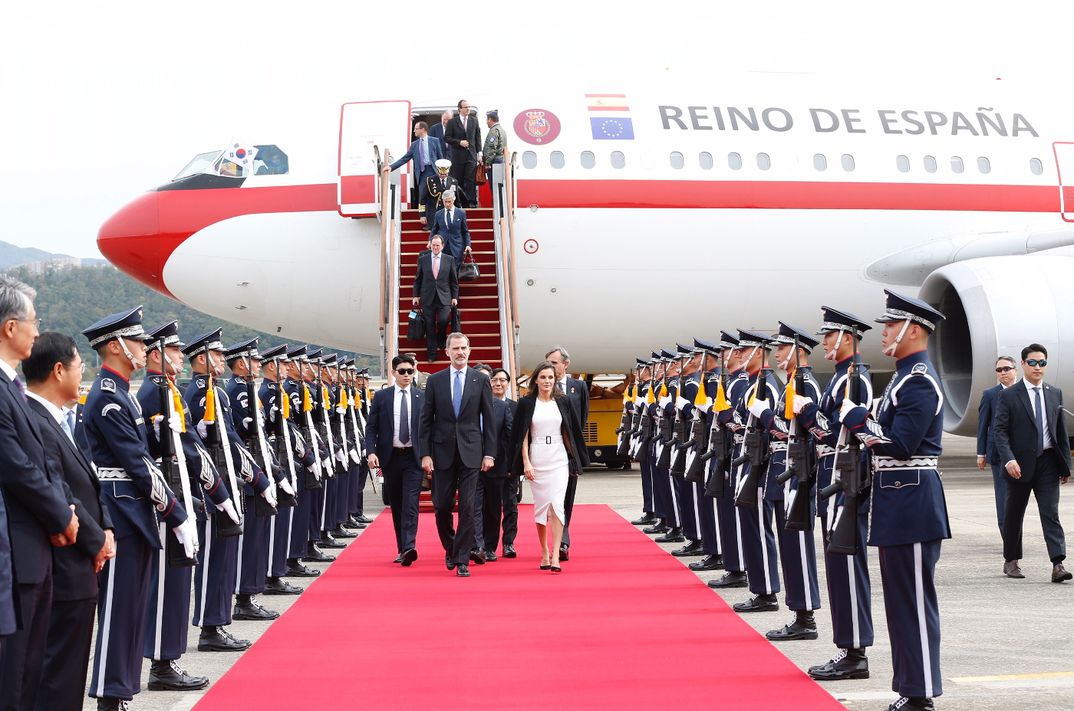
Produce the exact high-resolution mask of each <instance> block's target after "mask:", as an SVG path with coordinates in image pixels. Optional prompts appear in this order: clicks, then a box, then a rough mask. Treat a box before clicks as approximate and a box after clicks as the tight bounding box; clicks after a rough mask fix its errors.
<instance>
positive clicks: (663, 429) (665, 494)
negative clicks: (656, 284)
mask: <svg viewBox="0 0 1074 711" xmlns="http://www.w3.org/2000/svg"><path fill="white" fill-rule="evenodd" d="M653 360H654V361H655V362H656V371H655V372H656V379H655V380H654V381H653V402H652V403H651V404H649V414H650V417H651V418H652V423H653V429H652V436H651V438H650V440H649V444H648V447H649V460H650V463H649V466H650V468H651V470H652V473H653V501H654V503H655V505H656V509H657V516H659V517H660V523H659V524H656V525H653V526H649V527H648V528H645V529H643V530H644V531H645V533H649V534H660V535H658V537H657V538H656V539H654V540H657V541H659V542H661V543H669V542H671V543H675V542H679V541H682V540H683V535H682V526H681V524H680V522H679V512H678V508H677V507H676V505H675V490H674V488H673V487H672V486H671V476H670V473H669V471H668V469H669V466H668V465H669V459H670V456H671V453H670V451H669V452H668V454H667V456H665V454H664V450H665V448H666V447H667V443H668V442H670V441H671V422H670V420H669V419H668V417H667V412H668V408H669V407H673V404H672V401H671V396H670V390H669V385H668V380H669V378H670V377H671V373H670V371H671V364H672V363H673V362H674V360H675V357H674V355H673V354H670V353H667V352H666V351H663V350H660V351H653Z"/></svg>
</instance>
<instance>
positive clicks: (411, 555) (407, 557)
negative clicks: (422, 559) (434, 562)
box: [399, 548, 418, 568]
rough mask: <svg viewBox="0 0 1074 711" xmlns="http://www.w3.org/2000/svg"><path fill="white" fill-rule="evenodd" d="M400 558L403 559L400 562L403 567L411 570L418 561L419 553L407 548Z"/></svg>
mask: <svg viewBox="0 0 1074 711" xmlns="http://www.w3.org/2000/svg"><path fill="white" fill-rule="evenodd" d="M399 557H400V558H402V560H401V561H399V562H400V563H402V564H403V567H404V568H409V567H410V564H411V563H413V562H414V561H416V560H417V559H418V552H417V551H416V550H414V549H413V548H407V549H406V550H405V551H403V553H402V555H400V556H399Z"/></svg>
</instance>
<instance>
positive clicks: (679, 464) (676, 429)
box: [669, 358, 690, 479]
mask: <svg viewBox="0 0 1074 711" xmlns="http://www.w3.org/2000/svg"><path fill="white" fill-rule="evenodd" d="M689 361H690V358H683V359H682V361H681V362H680V363H679V387H677V388H676V389H675V424H674V425H673V427H672V434H671V444H670V445H669V446H670V447H671V451H672V454H673V458H672V460H671V474H672V476H676V477H679V478H680V479H681V478H682V477H683V476H685V475H686V443H687V437H686V418H685V417H684V416H683V414H682V411H683V409H685V407H686V406H685V405H683V406H682V407H680V406H679V400H685V399H686V398H684V397H683V393H684V392H686V374H685V373H684V372H683V371H684V369H685V367H686V363H688V362H689Z"/></svg>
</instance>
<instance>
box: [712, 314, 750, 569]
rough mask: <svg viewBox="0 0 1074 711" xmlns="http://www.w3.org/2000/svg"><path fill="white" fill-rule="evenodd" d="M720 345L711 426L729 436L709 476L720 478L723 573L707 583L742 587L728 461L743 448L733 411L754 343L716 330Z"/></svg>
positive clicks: (739, 540) (732, 469) (747, 382)
mask: <svg viewBox="0 0 1074 711" xmlns="http://www.w3.org/2000/svg"><path fill="white" fill-rule="evenodd" d="M720 345H721V346H723V349H724V353H725V354H726V353H730V355H729V356H728V357H727V360H726V361H725V363H726V364H725V366H724V367H725V368H726V369H727V377H726V379H724V378H721V381H720V384H721V386H722V389H723V391H724V399H725V400H726V403H725V404H724V405H723V406H721V407H717V406H716V404H715V403H714V404H713V412H714V413H715V414H714V416H713V417H714V420H713V425H712V426H713V427H719V428H722V429H723V431H724V433H725V435H726V436H727V437H730V438H731V447H730V451H729V453H728V454H727V461H726V462H721V461H720V459H718V458H716V457H714V458H712V459H710V460H709V461H710V462H711V464H710V472H709V477H710V479H711V478H712V477H720V478H722V479H723V482H722V483H721V484H720V485H719V487H717V488H718V490H719V491H720V495H719V496H718V497H717V498H716V512H717V520H716V525H717V526H718V528H719V534H720V551H721V554H722V555H723V565H724V574H723V575H722V576H720V577H719V578H715V579H713V580H710V581H709V582H708V586H709V587H710V588H744V587H746V561H745V555H744V554H743V551H742V538H741V536H740V535H739V531H741V530H742V525H741V522H740V520H739V509H738V507H737V506H735V476H734V474H735V467H733V466H731V462H733V461H734V460H735V459H736V458H737V457H739V456H740V455H741V454H742V451H743V445H742V442H743V438H742V432H741V430H742V425H741V424H737V423H736V421H735V419H734V415H735V411H736V410H737V408H738V407H739V405H741V404H742V402H743V400H744V398H745V395H746V392H747V390H749V388H750V385H751V383H750V376H749V374H748V373H747V372H746V370H745V367H744V364H745V363H746V362H747V361H749V360H751V359H752V358H753V356H754V355H755V354H756V352H757V348H758V346H756V345H754V344H752V343H749V342H747V343H746V344H743V343H741V342H740V340H739V339H738V337H736V336H733V335H731V334H730V333H728V332H727V331H720Z"/></svg>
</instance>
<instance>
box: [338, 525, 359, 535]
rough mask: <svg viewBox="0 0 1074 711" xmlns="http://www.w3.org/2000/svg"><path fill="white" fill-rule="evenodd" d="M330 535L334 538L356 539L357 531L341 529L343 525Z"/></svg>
mask: <svg viewBox="0 0 1074 711" xmlns="http://www.w3.org/2000/svg"><path fill="white" fill-rule="evenodd" d="M332 535H333V536H335V537H336V538H357V537H358V533H357V531H351V530H350V529H347V528H343V524H340V525H338V526H336V527H335V528H333V529H332Z"/></svg>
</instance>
